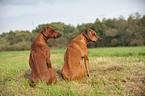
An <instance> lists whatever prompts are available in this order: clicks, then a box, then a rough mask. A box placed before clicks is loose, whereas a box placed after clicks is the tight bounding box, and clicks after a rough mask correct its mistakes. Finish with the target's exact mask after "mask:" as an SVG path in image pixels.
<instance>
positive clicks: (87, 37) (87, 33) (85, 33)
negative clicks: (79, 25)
mask: <svg viewBox="0 0 145 96" xmlns="http://www.w3.org/2000/svg"><path fill="white" fill-rule="evenodd" d="M88 31H89V30H88V29H87V30H85V31H84V32H83V35H84V36H85V38H86V39H87V40H88V39H89V36H88V35H89V32H88Z"/></svg>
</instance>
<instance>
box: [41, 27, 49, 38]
mask: <svg viewBox="0 0 145 96" xmlns="http://www.w3.org/2000/svg"><path fill="white" fill-rule="evenodd" d="M41 33H42V34H43V35H44V36H45V37H47V36H48V27H43V28H42V30H41Z"/></svg>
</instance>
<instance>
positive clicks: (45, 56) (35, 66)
mask: <svg viewBox="0 0 145 96" xmlns="http://www.w3.org/2000/svg"><path fill="white" fill-rule="evenodd" d="M61 35H62V34H61V33H59V32H56V31H55V29H54V28H52V27H50V26H48V27H47V26H46V27H43V28H42V30H41V31H40V32H39V34H38V36H37V37H36V39H35V40H34V41H33V43H32V45H31V52H30V57H29V65H30V68H31V70H32V71H31V76H30V86H32V87H33V86H35V85H36V84H37V83H38V81H39V80H41V81H42V80H43V81H44V82H45V83H46V84H47V85H48V84H51V83H52V82H56V79H57V78H56V72H55V71H54V70H53V69H52V66H51V61H50V49H49V47H48V45H47V41H48V40H50V39H52V38H59V37H61Z"/></svg>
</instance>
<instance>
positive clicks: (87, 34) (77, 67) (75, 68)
mask: <svg viewBox="0 0 145 96" xmlns="http://www.w3.org/2000/svg"><path fill="white" fill-rule="evenodd" d="M99 39H100V38H99V37H98V36H97V35H96V32H95V31H93V30H91V29H88V30H86V31H84V32H83V33H82V34H80V35H79V36H77V37H76V38H74V39H73V40H72V41H71V42H70V44H69V46H68V48H67V50H66V52H65V56H64V61H65V63H64V65H63V69H62V71H61V74H62V76H63V78H64V79H68V80H70V81H73V80H80V79H82V78H83V77H84V75H85V69H84V66H83V64H82V60H83V58H84V62H85V66H86V70H87V74H88V76H89V77H91V75H90V71H89V60H88V49H87V44H88V43H89V42H97V41H98V40H99Z"/></svg>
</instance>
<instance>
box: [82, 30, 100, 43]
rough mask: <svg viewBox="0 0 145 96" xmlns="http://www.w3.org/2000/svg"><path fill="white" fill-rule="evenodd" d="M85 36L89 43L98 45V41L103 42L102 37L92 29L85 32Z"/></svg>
mask: <svg viewBox="0 0 145 96" xmlns="http://www.w3.org/2000/svg"><path fill="white" fill-rule="evenodd" d="M83 35H84V36H85V38H86V39H87V41H88V42H95V43H97V41H98V40H101V38H100V37H98V36H97V34H96V32H95V31H93V30H92V29H87V30H86V31H84V32H83Z"/></svg>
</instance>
